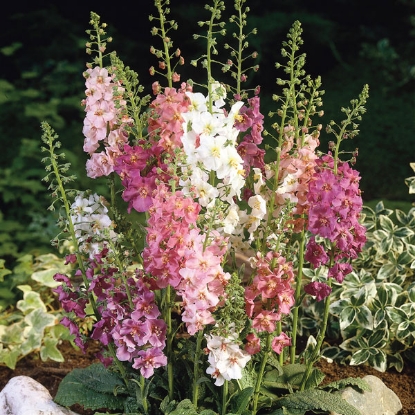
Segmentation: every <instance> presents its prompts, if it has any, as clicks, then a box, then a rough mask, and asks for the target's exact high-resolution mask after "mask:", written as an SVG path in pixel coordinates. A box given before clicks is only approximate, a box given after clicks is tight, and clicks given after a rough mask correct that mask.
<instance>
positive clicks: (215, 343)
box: [205, 333, 251, 386]
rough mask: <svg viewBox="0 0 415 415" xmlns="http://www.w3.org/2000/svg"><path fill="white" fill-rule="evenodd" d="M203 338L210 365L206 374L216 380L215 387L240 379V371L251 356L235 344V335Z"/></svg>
mask: <svg viewBox="0 0 415 415" xmlns="http://www.w3.org/2000/svg"><path fill="white" fill-rule="evenodd" d="M205 337H206V340H207V348H208V350H209V356H208V362H209V364H210V366H209V367H208V369H207V370H206V373H208V374H210V375H211V376H212V377H213V378H216V381H215V385H216V386H221V385H222V384H223V383H224V381H225V380H231V379H241V378H242V369H243V368H244V367H245V366H246V364H247V363H248V361H249V360H250V359H251V356H250V355H249V354H248V353H246V352H245V351H244V350H241V349H240V348H239V345H238V344H237V343H236V339H237V334H236V333H231V334H230V335H229V336H228V337H222V336H216V335H206V336H205Z"/></svg>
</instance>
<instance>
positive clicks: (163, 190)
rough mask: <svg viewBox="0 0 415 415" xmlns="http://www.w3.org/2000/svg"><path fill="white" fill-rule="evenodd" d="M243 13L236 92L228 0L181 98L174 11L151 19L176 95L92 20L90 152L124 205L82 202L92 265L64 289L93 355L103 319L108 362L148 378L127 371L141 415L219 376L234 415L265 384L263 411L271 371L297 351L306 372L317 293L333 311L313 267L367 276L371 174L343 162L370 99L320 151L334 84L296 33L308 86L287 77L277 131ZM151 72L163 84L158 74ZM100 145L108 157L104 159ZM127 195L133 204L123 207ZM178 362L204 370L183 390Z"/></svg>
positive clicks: (75, 258)
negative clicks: (365, 188)
mask: <svg viewBox="0 0 415 415" xmlns="http://www.w3.org/2000/svg"><path fill="white" fill-rule="evenodd" d="M243 3H244V1H243V0H241V1H239V0H238V1H236V2H235V8H236V10H237V15H235V16H232V18H231V22H239V23H237V24H238V25H239V29H240V31H241V32H240V33H239V34H235V36H234V37H236V38H238V39H239V40H240V42H239V46H238V48H239V49H233V48H232V47H231V46H229V45H228V48H230V49H231V50H232V56H233V57H234V60H235V62H236V61H237V62H236V63H235V64H234V63H233V62H231V61H230V60H228V61H227V64H225V65H223V67H222V69H223V70H224V72H226V71H228V70H229V71H231V75H232V76H233V77H234V79H235V80H236V84H237V86H236V88H235V87H233V86H230V85H227V84H225V83H222V82H219V81H217V80H215V79H214V77H213V75H212V64H213V63H215V64H216V63H218V62H216V61H213V60H212V59H211V56H212V54H216V53H217V50H216V45H217V42H216V39H213V38H212V34H213V33H216V28H215V26H216V23H214V22H215V21H216V19H219V18H220V16H221V11H222V10H223V8H224V2H223V1H215V2H214V4H215V5H214V7H212V8H209V7H207V8H206V9H207V10H209V11H210V12H211V13H212V19H211V20H206V21H201V22H200V23H199V24H200V26H201V27H204V26H205V25H207V26H209V28H208V31H207V36H206V39H207V42H208V52H207V54H206V55H204V57H203V58H204V60H203V61H202V64H203V68H204V69H206V70H207V81H206V84H204V85H201V84H196V83H194V82H193V81H190V80H188V81H187V82H184V83H182V84H181V85H180V86H179V87H178V88H174V87H173V82H179V80H180V76H179V75H178V74H177V73H176V72H175V68H176V67H172V65H171V59H172V58H174V57H176V58H179V64H180V65H182V64H184V60H183V58H182V57H181V54H180V51H179V49H177V50H176V52H173V53H171V51H170V52H169V49H170V48H171V47H172V40H171V38H170V35H168V33H169V31H170V30H174V28H175V27H176V26H177V24H176V22H175V21H170V22H169V24H167V22H166V18H165V17H166V14H168V13H167V11H163V5H164V6H166V5H167V4H169V1H167V0H166V1H165V2H164V1H160V0H156V1H155V5H156V7H157V9H158V11H159V18H155V17H151V19H155V20H157V21H158V22H159V23H160V25H161V28H160V30H159V29H158V28H153V29H152V34H153V35H155V36H160V37H161V40H162V42H163V48H162V49H160V50H158V49H155V48H154V47H152V48H151V52H152V53H153V54H154V55H156V57H157V58H158V59H159V69H160V71H166V72H167V73H166V74H165V76H166V79H167V82H168V85H167V86H165V87H163V86H162V85H161V84H160V83H159V82H157V81H156V82H154V83H153V84H152V88H151V90H152V93H153V94H154V96H155V97H154V98H153V99H152V100H151V98H150V96H146V97H144V98H139V95H140V93H141V92H142V91H143V89H144V87H141V86H139V84H138V76H137V75H136V74H132V73H131V71H130V70H129V69H127V67H124V66H123V64H122V63H121V61H119V60H117V59H116V58H115V57H114V56H113V55H111V65H110V66H109V67H107V68H104V67H103V63H102V62H103V57H102V50H103V49H104V50H105V48H104V46H103V45H102V44H101V43H100V42H102V40H101V37H102V36H103V27H102V26H100V25H99V24H98V22H97V17H96V16H95V15H94V16H93V19H92V21H93V23H94V22H95V23H94V24H95V30H96V33H98V34H99V36H98V35H97V36H95V35H91V39H92V40H93V41H94V42H95V43H96V45H97V50H98V51H99V59H96V60H95V62H94V65H93V64H89V65H88V70H87V71H86V72H85V77H86V88H87V89H86V95H87V98H86V99H85V101H84V104H85V111H86V117H85V121H84V129H83V131H84V135H85V141H84V150H85V151H86V152H88V153H89V154H90V156H91V158H90V160H88V162H87V174H88V175H89V176H90V177H93V178H97V177H100V176H110V177H111V180H108V183H109V186H110V194H111V204H112V205H113V209H111V210H110V211H108V209H107V207H106V205H105V203H104V200H103V199H101V198H99V197H98V196H97V195H91V196H85V194H83V193H80V194H79V195H78V196H77V197H76V198H75V201H74V202H73V203H72V206H71V208H70V209H68V212H67V214H68V224H69V228H71V226H72V230H73V232H71V236H72V237H73V240H72V243H73V246H74V249H75V253H71V255H69V256H68V261H69V262H72V263H74V264H75V263H77V265H78V269H77V270H76V271H75V277H78V278H81V279H82V283H81V284H78V285H76V284H74V283H73V282H72V281H71V279H69V278H67V277H66V276H63V275H61V274H57V276H56V279H57V280H58V281H60V282H62V285H61V286H60V287H58V288H57V290H56V292H57V293H58V294H59V300H60V301H61V302H62V306H63V308H64V310H65V311H66V312H68V316H67V317H66V318H65V319H64V320H63V324H64V325H66V326H67V327H69V328H70V331H71V333H72V334H74V335H75V336H76V343H77V344H78V345H80V347H84V340H86V336H84V334H83V333H81V332H80V330H79V328H78V326H77V323H78V321H79V320H80V319H82V318H85V317H86V316H87V314H88V313H89V314H90V315H92V316H93V317H92V318H93V320H94V321H93V325H92V330H91V333H90V337H91V338H92V339H94V340H96V341H99V342H100V343H101V344H102V345H103V346H104V349H105V350H104V351H105V352H106V353H103V354H102V355H101V356H100V358H101V359H102V361H103V362H104V363H105V364H106V365H108V364H110V363H115V364H117V365H118V369H119V368H120V364H121V366H122V367H125V368H126V369H125V370H127V371H133V373H132V374H131V373H130V374H128V375H123V372H124V371H123V370H120V371H119V372H120V373H121V374H122V375H123V377H124V381H125V383H126V384H129V383H131V379H134V382H136V379H137V376H136V374H135V372H136V371H139V372H140V375H141V381H140V382H137V385H138V384H139V385H138V386H135V388H130V389H131V390H133V389H134V390H136V391H137V393H136V396H139V395H140V393H141V395H140V398H139V401H140V403H139V404H137V408H138V409H137V408H136V412H140V411H141V412H142V413H148V409H149V406H148V405H147V401H146V399H147V395H148V396H151V395H152V394H153V392H154V396H160V395H159V394H158V392H155V389H154V388H157V387H158V386H159V385H162V388H164V390H168V394H169V401H168V402H167V403H166V402H163V405H164V404H165V405H167V406H166V407H165V408H167V407H169V408H170V406H169V405H170V404H172V403H173V402H174V400H175V399H176V398H178V397H180V398H182V399H183V397H184V396H185V395H186V394H188V390H187V389H190V387H189V385H191V387H192V398H193V405H194V406H195V407H197V405H198V399H199V387H200V384H201V383H202V382H201V378H202V377H203V374H202V373H203V372H202V370H203V371H205V372H206V373H207V374H209V375H210V376H211V378H212V379H211V382H212V383H214V384H215V385H216V386H222V385H223V386H224V388H223V393H224V394H223V396H222V401H223V407H222V408H221V412H222V413H227V408H226V405H227V402H229V401H230V397H229V396H227V394H228V386H229V385H228V383H230V384H232V385H233V386H232V387H233V388H234V389H235V388H239V387H240V385H241V383H242V382H232V381H233V380H237V381H239V380H240V379H242V378H243V377H244V375H245V374H248V376H250V380H248V381H247V382H244V384H245V385H249V387H250V389H251V386H252V382H254V383H255V385H254V388H252V389H253V396H252V402H251V408H252V414H254V415H255V414H256V413H257V409H258V405H259V402H260V399H259V396H260V394H261V393H262V390H263V389H262V388H263V386H262V383H261V382H262V380H263V379H264V376H265V372H266V371H267V370H268V369H269V367H270V366H272V367H274V368H275V367H279V366H280V365H283V364H284V363H285V362H286V360H288V358H287V349H288V348H289V354H290V357H289V360H290V363H291V364H296V360H297V359H298V355H297V353H296V350H295V345H296V336H297V331H296V330H297V329H296V327H297V325H298V319H299V307H300V306H301V303H302V299H303V297H304V296H305V295H306V294H309V295H312V296H315V297H316V299H317V301H320V300H323V299H327V300H326V301H327V303H326V305H328V301H329V298H328V295H329V293H330V290H331V287H330V280H329V282H328V283H327V284H326V283H324V282H321V281H320V280H316V281H312V282H311V283H310V284H308V285H306V286H305V287H304V286H303V275H304V273H303V271H304V268H306V267H310V266H311V267H315V268H317V267H321V266H324V267H327V268H328V276H329V278H334V279H336V280H337V281H338V282H342V281H343V279H344V277H345V275H347V274H348V273H349V272H350V271H351V266H350V265H349V263H348V262H347V261H348V260H349V259H353V258H355V257H356V256H357V254H358V252H360V250H361V249H362V247H363V244H364V243H365V236H364V227H363V226H362V225H360V224H359V213H360V210H361V208H362V201H361V195H360V191H359V176H358V173H357V172H356V171H355V170H353V169H351V168H350V166H349V164H348V163H347V162H342V161H341V160H340V159H339V150H338V149H339V145H340V142H341V141H342V139H343V137H344V136H345V135H347V134H346V128H347V126H348V125H349V124H353V125H356V124H355V123H354V121H353V120H354V117H355V118H357V117H358V116H359V114H360V112H361V107H362V105H363V104H362V103H364V99H365V96H363V98H362V99H361V102H360V103H359V102H358V101H356V102H357V104H356V103H355V104H354V105H355V106H354V107H353V110H349V112H347V114H348V116H349V118H348V119H347V120H346V121H344V122H343V123H342V128H341V129H340V133H339V134H338V135H337V136H336V137H337V141H338V142H337V144H336V145H335V146H334V148H335V152H334V154H331V153H328V154H326V155H322V156H321V153H318V151H317V147H318V146H319V136H320V132H321V129H322V127H321V125H319V124H315V123H314V122H313V121H312V119H311V117H314V116H321V115H322V111H318V110H317V109H316V108H317V107H319V106H320V105H321V104H322V103H321V100H320V95H322V94H323V92H320V91H319V87H320V81H319V80H316V81H312V80H311V79H310V78H309V77H308V76H307V77H305V78H303V72H304V70H303V69H302V66H303V65H304V61H303V58H302V57H301V58H297V57H296V56H295V55H296V52H297V49H298V47H299V45H301V43H302V40H301V37H300V34H301V28H300V26H299V24H296V25H294V27H293V29H292V30H291V32H290V35H289V37H290V38H291V40H289V42H287V43H286V44H285V46H284V47H286V48H292V51H291V52H289V53H288V52H287V51H286V50H285V49H283V51H284V54H283V56H284V57H288V59H290V61H289V62H288V65H287V67H286V70H285V72H286V73H287V74H288V73H289V74H291V76H292V77H294V78H293V79H289V80H281V79H279V81H278V84H279V85H284V84H285V85H287V86H288V87H287V88H283V93H282V95H281V96H277V95H275V96H274V97H273V98H274V100H275V101H282V103H281V108H282V110H277V111H276V112H275V113H274V114H277V115H278V116H279V121H278V122H276V123H273V124H272V126H271V128H272V130H271V132H268V131H264V116H263V115H262V113H261V109H260V98H259V93H260V88H259V87H256V88H254V89H253V90H249V91H248V90H242V89H241V82H240V81H246V80H247V78H248V76H247V74H246V70H244V69H243V65H242V64H243V62H245V60H246V58H244V57H243V52H244V50H245V48H246V47H247V45H248V43H247V42H246V35H245V34H242V31H243V28H244V27H245V26H246V20H245V19H246V13H247V12H248V11H249V8H246V11H245V12H242V4H243ZM218 26H220V27H222V24H218ZM197 38H198V37H197V36H196V39H197ZM242 40H244V41H242ZM94 42H93V43H94ZM256 56H257V54H256V53H253V54H252V55H250V57H256ZM194 63H195V64H196V65H197V60H196V61H194ZM293 68H295V71H294V72H293ZM251 69H254V70H257V69H258V67H257V65H255V66H254V67H252V68H251ZM150 73H151V74H156V73H157V74H161V75H162V74H163V73H162V72H158V71H156V70H155V69H154V67H152V68H151V69H150ZM134 87H135V89H134ZM197 88H200V91H198V90H196V89H197ZM297 89H298V90H297ZM143 103H145V105H142V104H143ZM333 125H334V124H333ZM333 129H334V128H332V130H333ZM263 136H264V137H265V136H268V137H269V139H270V140H275V143H273V144H274V145H273V146H270V145H269V143H267V144H266V146H268V147H265V148H270V149H271V151H270V158H271V161H268V162H266V161H265V150H264V149H263V148H260V146H261V145H262V144H263ZM270 142H272V141H270ZM100 147H101V150H102V148H103V150H102V151H101V152H97V151H98V150H99V149H100ZM267 155H268V154H267ZM55 171H56V170H55ZM62 192H63V195H64V196H63V198H65V197H66V194H65V192H64V191H62ZM119 195H121V198H122V200H121V201H118V200H117V199H116V198H117V197H118V196H119ZM123 202H125V203H124V205H125V209H123V207H122V206H123ZM120 206H121V207H120ZM123 211H125V213H123ZM137 212H140V213H142V215H139V214H137ZM137 217H138V218H139V221H136V220H135V218H137ZM143 219H144V224H143V222H142V220H143ZM115 229H117V233H115ZM140 232H141V233H140ZM137 235H141V238H142V241H141V240H138V239H139V238H138V237H137ZM141 242H143V243H142V244H141ZM304 252H305V254H304ZM300 255H301V257H300ZM302 256H304V257H302ZM304 259H305V260H306V261H308V263H307V262H305V261H304ZM88 307H89V309H88V311H87V308H88ZM328 309H329V308H328V307H325V310H326V311H325V313H326V314H325V315H324V316H323V321H325V322H327V319H328ZM323 327H324V325H323ZM323 338H324V330H323V333H320V335H319V337H318V339H317V343H316V346H315V348H314V353H319V350H320V348H321V346H322V343H323ZM175 348H176V349H175ZM275 355H276V356H275ZM204 356H205V359H203V357H204ZM206 356H207V359H206ZM272 356H273V357H272ZM314 357H316V356H314ZM314 357H313V358H311V359H309V361H307V369H306V370H305V372H304V375H303V378H302V384H301V387H305V385H306V384H307V382H308V377H309V376H310V373H311V370H312V369H311V365H312V364H313V362H314V361H315V360H316V359H315V358H314ZM269 359H271V360H269ZM176 363H177V364H180V365H181V366H180V367H181V369H180V370H181V371H183V373H187V374H188V375H189V378H187V380H188V382H187V383H186V382H184V383H186V385H185V386H186V391H184V390H183V385H177V380H176V379H175V378H177V376H174V367H173V366H174V364H176ZM123 364H124V366H123ZM192 365H193V369H192V368H191V366H192ZM164 366H166V368H164ZM183 367H185V368H186V369H185V370H183ZM158 368H160V370H157V369H158ZM254 371H255V372H256V373H255V374H253V373H249V372H254ZM153 375H154V376H158V381H157V382H154V385H152V384H151V382H150V381H147V380H146V379H148V378H150V377H152V376H153ZM273 376H274V375H273ZM252 379H254V380H252ZM204 381H207V379H206V378H205V379H204ZM271 383H272V382H271ZM274 383H275V382H274ZM188 384H189V385H188ZM175 386H178V388H179V389H180V392H176V389H175ZM298 386H300V385H298ZM137 388H138V389H139V391H138V389H137ZM150 388H152V389H151V392H149V390H150ZM212 390H213V389H212ZM235 390H236V389H235ZM139 392H140V393H139ZM251 392H252V391H251ZM251 392H250V393H251ZM232 393H234V392H232ZM246 396H247V399H248V398H249V397H248V394H246ZM268 396H273V395H272V393H271V395H268ZM249 399H250V398H249ZM241 411H244V408H242V409H238V413H241ZM141 412H140V413H141ZM196 412H197V411H196ZM196 412H195V413H196ZM235 412H236V411H235Z"/></svg>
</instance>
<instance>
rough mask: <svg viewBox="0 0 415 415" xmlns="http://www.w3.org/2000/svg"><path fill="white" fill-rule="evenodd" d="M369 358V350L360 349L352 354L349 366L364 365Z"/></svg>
mask: <svg viewBox="0 0 415 415" xmlns="http://www.w3.org/2000/svg"><path fill="white" fill-rule="evenodd" d="M369 357H370V353H369V350H367V349H361V350H358V351H357V352H355V353H353V356H352V358H351V360H350V366H358V365H361V364H362V363H365V362H366V361H367V360H368V359H369Z"/></svg>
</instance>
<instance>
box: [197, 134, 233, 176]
mask: <svg viewBox="0 0 415 415" xmlns="http://www.w3.org/2000/svg"><path fill="white" fill-rule="evenodd" d="M225 143H226V137H223V136H216V137H206V136H204V137H200V146H199V147H198V148H197V149H196V153H197V154H198V156H199V158H200V161H201V162H202V163H203V165H204V166H205V167H206V169H207V170H209V171H210V170H214V171H216V170H218V169H219V168H220V167H221V166H222V164H223V160H222V157H221V154H222V152H223V151H224V147H225Z"/></svg>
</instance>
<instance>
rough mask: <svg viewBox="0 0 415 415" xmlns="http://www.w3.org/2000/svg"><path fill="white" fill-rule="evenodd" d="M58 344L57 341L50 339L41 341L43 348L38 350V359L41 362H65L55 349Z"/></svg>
mask: <svg viewBox="0 0 415 415" xmlns="http://www.w3.org/2000/svg"><path fill="white" fill-rule="evenodd" d="M58 342H59V340H58V339H52V338H50V337H47V338H44V339H43V346H42V347H41V348H40V358H41V359H42V360H43V361H46V360H48V359H51V360H54V361H55V362H63V361H64V360H65V359H64V357H63V356H62V353H61V352H60V351H59V350H58V348H57V347H56V346H57V344H58Z"/></svg>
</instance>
